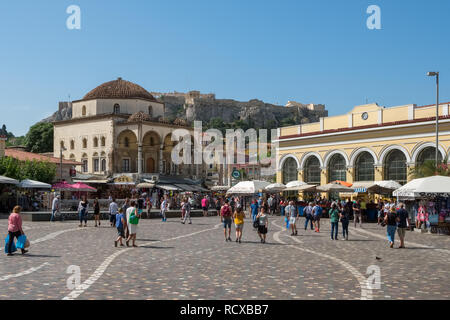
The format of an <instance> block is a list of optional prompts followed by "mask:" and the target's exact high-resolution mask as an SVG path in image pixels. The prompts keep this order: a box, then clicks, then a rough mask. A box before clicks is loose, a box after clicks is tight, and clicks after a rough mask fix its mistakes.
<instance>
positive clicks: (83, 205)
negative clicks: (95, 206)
mask: <svg viewBox="0 0 450 320" xmlns="http://www.w3.org/2000/svg"><path fill="white" fill-rule="evenodd" d="M88 211H89V202H88V201H87V199H86V196H83V198H82V200H81V201H80V203H79V204H78V215H79V218H80V225H79V226H78V227H82V226H83V221H84V226H85V227H87V215H88Z"/></svg>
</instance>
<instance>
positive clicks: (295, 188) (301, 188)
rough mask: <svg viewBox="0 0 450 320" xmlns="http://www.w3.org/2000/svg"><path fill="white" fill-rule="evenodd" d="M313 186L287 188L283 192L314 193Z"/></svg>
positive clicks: (314, 187) (314, 188)
mask: <svg viewBox="0 0 450 320" xmlns="http://www.w3.org/2000/svg"><path fill="white" fill-rule="evenodd" d="M316 187H317V186H315V185H313V184H304V185H302V186H297V187H289V188H286V189H284V190H283V191H314V190H316Z"/></svg>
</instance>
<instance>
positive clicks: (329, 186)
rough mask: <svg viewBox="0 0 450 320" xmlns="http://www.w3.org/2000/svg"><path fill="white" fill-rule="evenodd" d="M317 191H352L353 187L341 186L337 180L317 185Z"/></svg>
mask: <svg viewBox="0 0 450 320" xmlns="http://www.w3.org/2000/svg"><path fill="white" fill-rule="evenodd" d="M316 189H317V191H321V192H353V191H354V189H353V188H349V187H346V186H343V185H342V184H340V183H339V182H331V183H328V184H326V185H323V186H319V187H317V188H316Z"/></svg>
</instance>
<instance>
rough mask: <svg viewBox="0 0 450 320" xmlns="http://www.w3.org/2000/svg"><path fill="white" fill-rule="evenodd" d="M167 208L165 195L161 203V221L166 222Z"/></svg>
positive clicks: (167, 202) (167, 203)
mask: <svg viewBox="0 0 450 320" xmlns="http://www.w3.org/2000/svg"><path fill="white" fill-rule="evenodd" d="M168 208H169V200H168V199H167V195H164V200H163V202H162V203H161V217H162V221H163V222H166V221H167V219H166V211H167V210H168Z"/></svg>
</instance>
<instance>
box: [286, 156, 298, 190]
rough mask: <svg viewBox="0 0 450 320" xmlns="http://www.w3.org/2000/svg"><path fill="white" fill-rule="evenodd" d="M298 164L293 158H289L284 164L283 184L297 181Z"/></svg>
mask: <svg viewBox="0 0 450 320" xmlns="http://www.w3.org/2000/svg"><path fill="white" fill-rule="evenodd" d="M297 176H298V175H297V162H296V161H295V160H294V159H293V158H287V159H286V161H285V162H284V163H283V183H284V184H286V183H288V182H291V181H295V180H297Z"/></svg>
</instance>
